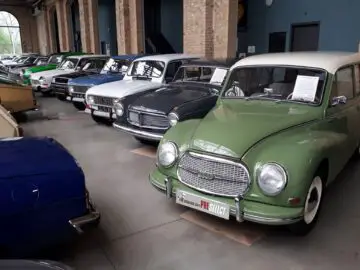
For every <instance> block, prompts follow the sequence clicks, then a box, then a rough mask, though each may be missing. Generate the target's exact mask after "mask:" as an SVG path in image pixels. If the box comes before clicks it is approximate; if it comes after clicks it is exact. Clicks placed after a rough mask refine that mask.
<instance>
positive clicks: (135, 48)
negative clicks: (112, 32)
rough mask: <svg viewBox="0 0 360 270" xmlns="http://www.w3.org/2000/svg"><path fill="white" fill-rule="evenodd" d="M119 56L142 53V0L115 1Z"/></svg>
mask: <svg viewBox="0 0 360 270" xmlns="http://www.w3.org/2000/svg"><path fill="white" fill-rule="evenodd" d="M115 9H116V31H117V37H118V38H117V42H118V52H119V54H130V53H140V52H143V51H144V29H143V18H144V15H143V4H142V0H115Z"/></svg>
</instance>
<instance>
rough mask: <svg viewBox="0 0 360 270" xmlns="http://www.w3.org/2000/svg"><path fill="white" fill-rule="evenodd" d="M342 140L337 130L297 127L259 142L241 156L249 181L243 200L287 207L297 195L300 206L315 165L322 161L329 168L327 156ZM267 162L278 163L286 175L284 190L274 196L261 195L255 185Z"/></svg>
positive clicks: (329, 161) (317, 166)
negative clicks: (247, 169)
mask: <svg viewBox="0 0 360 270" xmlns="http://www.w3.org/2000/svg"><path fill="white" fill-rule="evenodd" d="M313 126H314V125H313ZM344 139H346V138H343V136H342V135H341V134H338V133H333V132H330V131H323V130H314V129H312V128H311V127H307V128H304V127H298V128H294V129H291V130H289V131H286V132H282V133H280V134H276V135H274V136H271V137H269V138H267V139H264V140H263V141H260V142H259V143H257V144H256V145H254V146H253V147H252V148H250V149H249V151H248V152H247V153H246V154H245V155H244V156H243V158H242V161H243V162H244V163H245V164H246V165H247V166H248V168H249V171H250V175H251V180H252V184H251V188H250V190H249V192H248V193H247V195H246V197H247V199H249V200H254V201H258V202H263V203H268V204H274V205H281V206H291V205H290V204H289V199H290V198H300V199H301V202H300V204H301V205H303V204H304V202H305V197H306V194H307V191H308V188H309V186H310V183H311V181H312V179H313V177H314V174H315V173H316V171H317V170H318V168H319V165H320V164H321V163H322V162H323V161H324V162H327V164H328V165H329V166H328V167H330V168H331V160H332V159H331V157H333V156H334V153H335V152H336V149H337V147H338V145H340V144H341V143H342V142H343V140H344ZM268 162H275V163H277V164H279V165H281V166H282V167H283V168H284V169H285V170H286V173H287V177H288V181H287V185H286V187H285V189H284V191H283V192H282V193H280V194H279V195H277V196H275V197H271V196H265V195H264V194H263V193H262V192H261V190H260V188H259V187H258V184H257V178H258V175H259V173H260V168H261V166H262V165H263V164H265V163H268ZM330 174H331V172H330V173H329V172H328V175H330ZM297 206H299V205H297Z"/></svg>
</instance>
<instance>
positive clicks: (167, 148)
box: [156, 141, 179, 168]
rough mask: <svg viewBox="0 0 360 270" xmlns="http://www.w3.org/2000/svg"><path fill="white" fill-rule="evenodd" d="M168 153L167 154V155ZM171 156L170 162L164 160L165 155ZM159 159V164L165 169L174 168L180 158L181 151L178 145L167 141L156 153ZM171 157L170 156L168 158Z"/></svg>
mask: <svg viewBox="0 0 360 270" xmlns="http://www.w3.org/2000/svg"><path fill="white" fill-rule="evenodd" d="M166 152H167V153H166ZM168 154H170V160H167V161H166V160H164V158H166V156H165V155H168ZM156 157H157V163H158V164H159V165H160V166H162V167H164V168H170V167H172V166H174V164H175V163H176V161H177V160H178V158H179V149H178V146H177V145H176V143H174V142H172V141H167V142H164V143H162V144H161V145H159V147H158V151H157V153H156ZM168 157H169V156H168Z"/></svg>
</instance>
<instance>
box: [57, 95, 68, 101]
mask: <svg viewBox="0 0 360 270" xmlns="http://www.w3.org/2000/svg"><path fill="white" fill-rule="evenodd" d="M56 97H57V98H58V100H61V101H65V100H66V96H65V95H56Z"/></svg>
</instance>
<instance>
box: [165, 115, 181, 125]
mask: <svg viewBox="0 0 360 270" xmlns="http://www.w3.org/2000/svg"><path fill="white" fill-rule="evenodd" d="M167 118H168V120H169V124H170V126H172V127H173V126H175V125H176V124H177V123H178V122H179V116H178V115H177V113H175V112H171V113H169V114H168V117H167Z"/></svg>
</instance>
